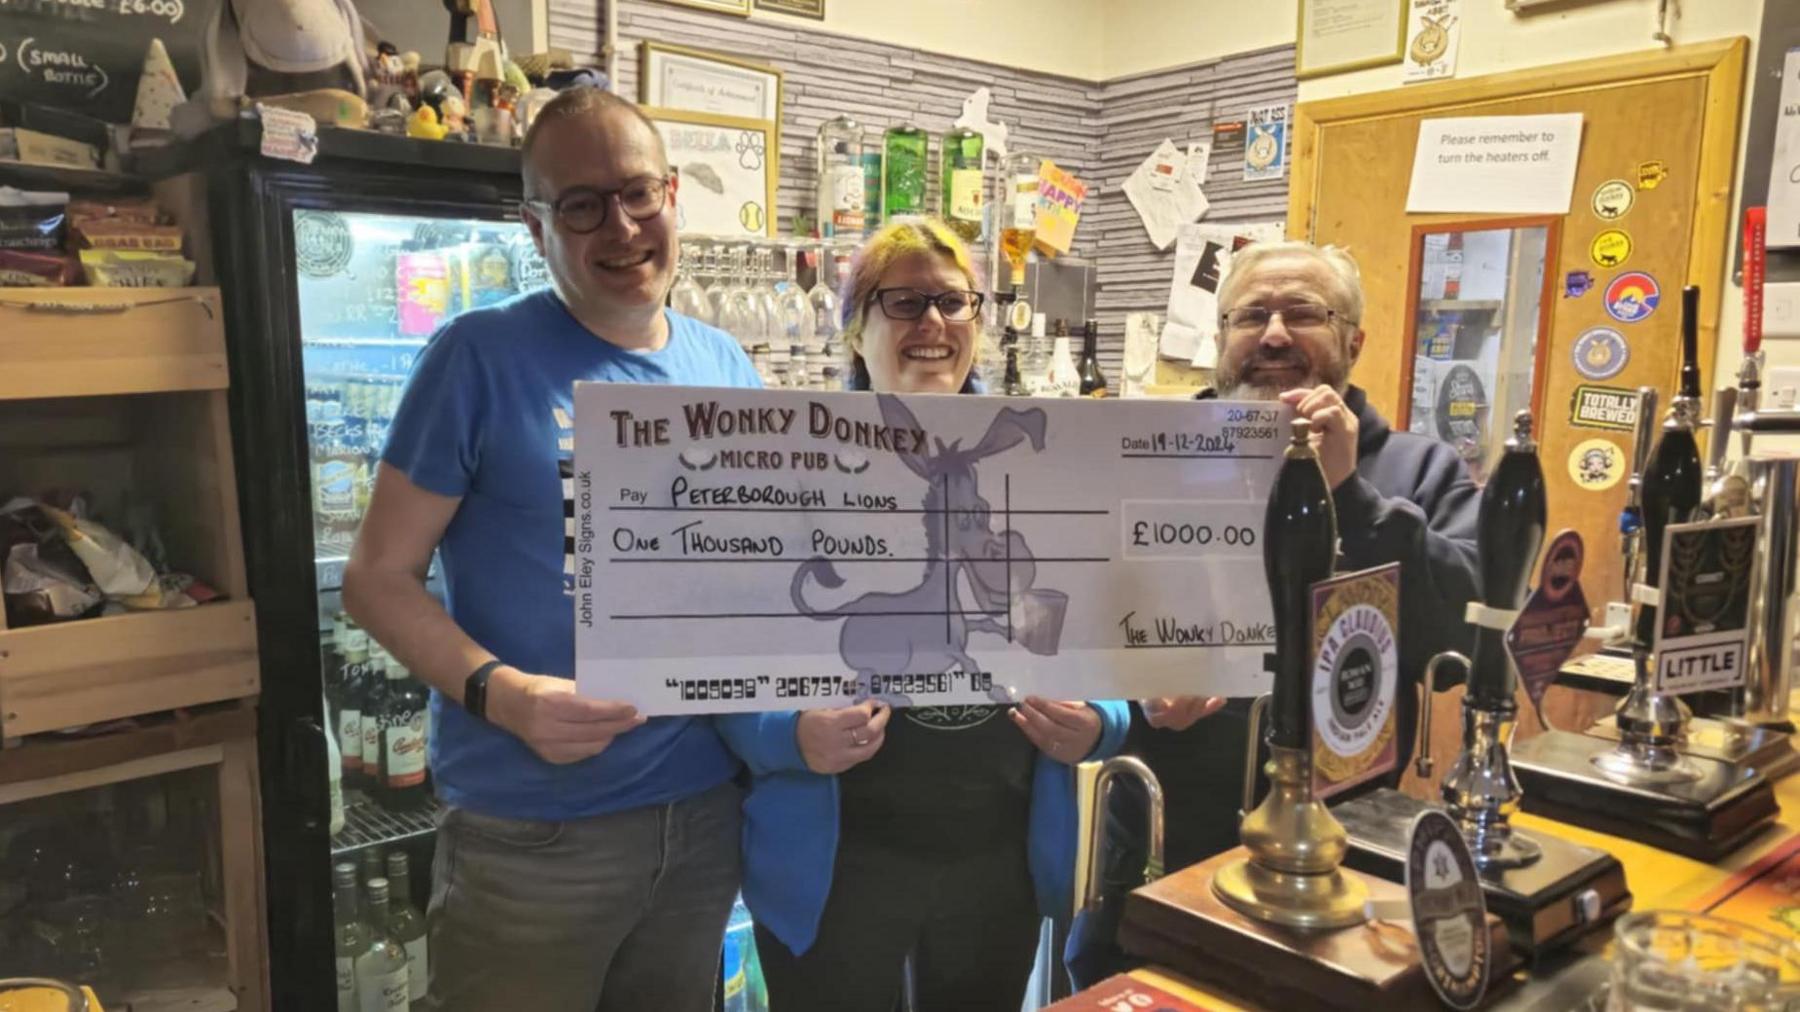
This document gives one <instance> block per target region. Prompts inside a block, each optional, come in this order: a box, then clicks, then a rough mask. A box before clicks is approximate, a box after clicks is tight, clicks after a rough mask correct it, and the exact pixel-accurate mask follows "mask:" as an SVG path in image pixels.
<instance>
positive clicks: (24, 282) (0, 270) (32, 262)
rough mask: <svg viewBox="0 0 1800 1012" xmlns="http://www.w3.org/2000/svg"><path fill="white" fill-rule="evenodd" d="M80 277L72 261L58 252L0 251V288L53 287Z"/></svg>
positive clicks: (69, 282) (70, 282) (73, 282)
mask: <svg viewBox="0 0 1800 1012" xmlns="http://www.w3.org/2000/svg"><path fill="white" fill-rule="evenodd" d="M79 277H80V271H78V270H76V268H75V261H74V260H73V259H71V258H69V257H66V256H63V255H62V254H60V253H30V252H27V251H25V250H18V249H0V288H54V287H58V286H61V285H72V284H75V282H76V281H77V280H78V279H79Z"/></svg>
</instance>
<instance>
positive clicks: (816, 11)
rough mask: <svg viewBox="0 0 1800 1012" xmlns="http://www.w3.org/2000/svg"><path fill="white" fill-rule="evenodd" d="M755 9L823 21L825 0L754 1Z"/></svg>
mask: <svg viewBox="0 0 1800 1012" xmlns="http://www.w3.org/2000/svg"><path fill="white" fill-rule="evenodd" d="M756 9H757V10H759V11H774V12H775V13H777V14H792V15H794V16H795V17H798V18H812V19H813V20H814V21H823V20H825V0H756Z"/></svg>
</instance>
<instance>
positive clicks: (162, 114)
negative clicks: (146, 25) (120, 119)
mask: <svg viewBox="0 0 1800 1012" xmlns="http://www.w3.org/2000/svg"><path fill="white" fill-rule="evenodd" d="M185 101H187V95H186V94H185V93H183V92H182V90H181V79H180V78H178V77H176V76H175V65H174V64H173V63H171V62H169V51H168V50H167V49H165V48H163V44H162V40H161V39H151V40H150V49H149V51H148V52H146V53H145V54H144V70H143V73H142V74H141V75H140V76H139V77H138V90H137V103H136V105H135V106H134V107H133V108H132V110H131V125H132V127H133V129H136V130H167V129H169V112H170V110H172V109H174V108H175V107H176V106H178V105H180V104H181V103H183V102H185Z"/></svg>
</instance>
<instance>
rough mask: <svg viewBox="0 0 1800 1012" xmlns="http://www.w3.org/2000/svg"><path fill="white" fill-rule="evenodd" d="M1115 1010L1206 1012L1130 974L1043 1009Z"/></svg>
mask: <svg viewBox="0 0 1800 1012" xmlns="http://www.w3.org/2000/svg"><path fill="white" fill-rule="evenodd" d="M1118 1009H1128V1010H1130V1012H1206V1009H1207V1006H1205V1005H1196V1004H1194V1003H1193V1002H1191V1001H1188V1000H1187V999H1186V998H1177V997H1176V996H1175V995H1172V994H1170V993H1169V992H1167V991H1164V990H1163V989H1162V988H1160V987H1153V986H1151V985H1149V984H1146V983H1144V982H1143V981H1141V980H1138V979H1137V978H1135V977H1132V976H1131V975H1130V974H1126V973H1120V974H1114V975H1113V976H1111V977H1108V978H1106V979H1105V980H1103V981H1101V982H1100V983H1098V984H1095V985H1094V986H1093V987H1090V988H1088V989H1087V990H1085V991H1082V992H1080V993H1079V994H1072V995H1070V996H1069V997H1067V998H1064V999H1063V1000H1062V1001H1059V1002H1057V1003H1056V1004H1054V1005H1048V1006H1045V1008H1044V1012H1116V1010H1118Z"/></svg>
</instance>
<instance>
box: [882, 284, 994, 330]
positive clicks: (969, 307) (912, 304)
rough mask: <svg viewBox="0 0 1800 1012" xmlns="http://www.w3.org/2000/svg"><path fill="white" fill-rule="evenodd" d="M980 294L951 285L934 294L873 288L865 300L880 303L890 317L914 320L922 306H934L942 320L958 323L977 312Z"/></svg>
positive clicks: (967, 319)
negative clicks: (951, 286) (872, 293)
mask: <svg viewBox="0 0 1800 1012" xmlns="http://www.w3.org/2000/svg"><path fill="white" fill-rule="evenodd" d="M981 300H982V294H981V293H980V292H966V291H961V290H958V289H954V288H953V289H951V290H949V291H947V292H939V293H937V294H936V295H927V294H926V293H924V292H921V291H919V290H918V289H917V288H877V289H876V290H875V294H874V295H871V296H870V297H869V301H871V302H878V303H880V304H881V311H882V313H883V314H885V315H886V316H887V318H888V319H890V320H916V319H918V318H919V317H921V316H924V315H925V310H926V309H928V308H930V307H932V306H936V307H937V311H938V315H939V316H942V317H943V318H944V319H945V320H950V321H954V322H958V323H962V322H967V321H969V320H973V319H975V317H977V316H979V315H980V314H981Z"/></svg>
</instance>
